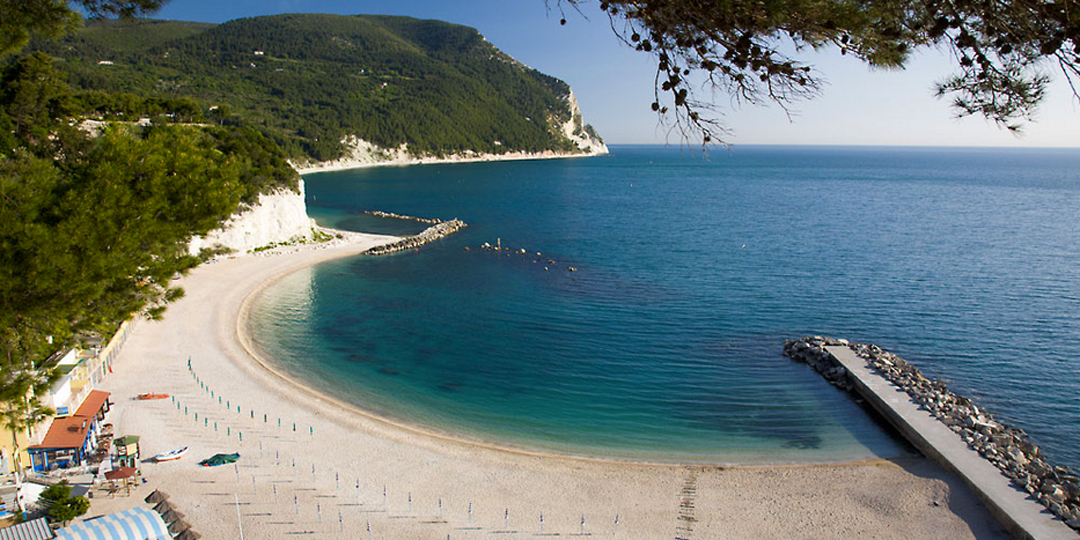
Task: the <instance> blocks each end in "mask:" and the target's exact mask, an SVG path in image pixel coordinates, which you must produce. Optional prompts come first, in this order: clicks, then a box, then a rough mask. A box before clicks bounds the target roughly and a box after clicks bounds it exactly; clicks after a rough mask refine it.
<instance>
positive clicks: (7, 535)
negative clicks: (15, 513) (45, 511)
mask: <svg viewBox="0 0 1080 540" xmlns="http://www.w3.org/2000/svg"><path fill="white" fill-rule="evenodd" d="M51 538H56V535H55V534H53V532H52V529H50V528H49V521H48V520H47V519H45V518H37V519H34V520H31V521H27V522H26V523H19V524H18V525H12V526H10V527H8V528H6V529H0V540H49V539H51Z"/></svg>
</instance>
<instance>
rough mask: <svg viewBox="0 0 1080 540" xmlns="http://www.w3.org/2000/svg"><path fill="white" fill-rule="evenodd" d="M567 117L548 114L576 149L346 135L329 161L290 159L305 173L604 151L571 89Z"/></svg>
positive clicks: (552, 127)
mask: <svg viewBox="0 0 1080 540" xmlns="http://www.w3.org/2000/svg"><path fill="white" fill-rule="evenodd" d="M564 99H565V101H566V107H567V112H568V113H569V116H570V119H569V120H567V121H566V122H561V123H560V122H559V121H557V120H556V119H554V118H552V119H551V120H550V124H551V129H552V130H553V131H554V132H556V133H557V134H558V136H560V137H563V138H565V139H566V140H568V141H569V142H570V143H571V144H573V146H574V148H575V149H576V151H572V152H560V151H555V150H546V151H543V152H504V153H499V154H496V153H490V152H478V151H472V150H466V151H463V152H458V153H456V154H450V155H446V154H443V155H425V154H420V155H417V154H415V153H413V152H410V150H409V145H408V144H404V143H403V144H401V145H400V146H398V147H396V148H385V147H381V146H379V145H377V144H374V143H372V142H369V141H366V140H364V139H361V138H359V137H357V136H355V135H350V136H348V137H345V138H344V139H342V140H341V143H342V145H343V146H344V147H345V148H346V150H345V155H344V156H342V157H340V158H338V159H334V160H330V161H307V162H299V163H294V164H293V166H294V168H296V170H297V172H299V173H300V174H308V173H313V172H322V171H337V170H344V169H355V168H360V167H374V166H379V165H421V164H428V163H464V162H473V161H510V160H519V159H554V158H565V157H585V156H598V155H603V154H607V153H608V147H607V145H606V144H604V141H603V140H601V139H600V137H599V136H598V135H597V134H596V132H595V131H593V129H592V126H588V125H586V124H585V122H584V119H583V118H582V115H581V109H580V107H579V106H578V102H577V98H575V97H574V92H573V90H570V91H569V93H568V94H567V95H566V97H565V98H564Z"/></svg>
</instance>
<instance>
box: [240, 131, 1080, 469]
mask: <svg viewBox="0 0 1080 540" xmlns="http://www.w3.org/2000/svg"><path fill="white" fill-rule="evenodd" d="M306 181H307V190H308V204H309V209H310V213H311V214H312V215H313V216H314V217H316V218H317V219H319V220H320V222H322V223H323V224H325V225H329V226H334V227H339V228H346V229H352V230H361V231H368V232H382V233H391V234H408V233H412V232H416V231H418V230H420V229H422V228H423V227H424V226H423V225H420V224H416V223H410V222H400V221H395V220H386V219H380V218H373V217H370V216H364V215H362V214H360V213H359V212H361V211H363V210H385V211H393V212H398V213H403V214H411V215H418V216H426V217H440V218H444V219H448V218H453V217H458V218H460V219H462V220H464V221H465V222H467V223H468V224H469V227H468V228H466V229H465V230H463V231H462V232H460V233H457V234H455V235H453V236H452V237H449V238H447V239H445V240H443V241H440V242H438V243H435V244H431V245H429V246H426V247H424V248H422V249H421V250H419V251H418V252H407V253H401V254H397V255H394V256H389V257H380V258H370V257H356V258H351V259H347V260H339V261H333V262H330V263H325V264H322V265H319V266H317V267H314V268H312V269H309V270H305V271H303V272H300V273H298V274H295V275H293V276H291V277H289V278H287V279H286V280H284V281H283V282H281V283H280V284H278V285H276V286H274V287H273V288H271V289H270V290H269V291H268V292H267V293H266V294H265V295H264V296H263V297H262V298H261V299H260V300H259V301H258V302H257V303H256V305H255V306H254V309H255V311H254V315H255V316H254V318H253V321H254V332H255V337H256V340H257V341H258V342H259V343H260V344H261V346H262V347H264V348H265V349H266V350H267V351H269V352H270V353H271V354H272V355H273V356H274V357H275V358H276V359H277V360H278V361H280V362H281V364H282V365H283V366H284V367H285V368H286V369H288V370H290V371H291V372H293V373H294V374H296V375H297V376H300V377H303V378H305V379H307V380H308V381H310V382H311V383H312V384H313V385H315V386H317V387H319V388H321V389H323V390H324V391H326V392H328V393H331V394H333V395H335V396H338V397H341V398H344V399H347V400H350V401H351V402H353V403H355V404H357V405H359V406H361V407H364V408H367V409H370V410H373V411H375V412H377V413H380V414H384V415H389V416H392V417H395V418H399V419H402V420H405V421H408V422H412V423H417V424H421V425H424V426H428V427H433V428H435V429H440V430H445V431H450V432H453V433H458V434H462V435H464V436H467V437H472V438H478V439H484V440H493V441H499V442H502V443H507V444H513V445H519V446H526V447H531V448H540V449H546V450H554V451H559V452H566V453H574V454H592V455H604V456H612V457H629V458H646V459H659V460H669V461H709V462H721V463H724V462H748V461H750V462H752V461H766V462H787V461H834V460H845V459H857V458H861V457H870V456H893V455H898V454H901V453H904V452H907V451H908V449H907V448H906V446H905V445H904V444H903V443H902V442H900V441H898V440H897V439H895V438H894V437H893V436H891V435H890V434H889V433H888V430H886V429H883V428H882V427H881V426H880V425H879V424H878V423H877V420H876V419H874V418H873V416H872V415H870V414H868V413H867V411H866V410H864V409H863V408H862V407H861V406H860V405H859V404H857V403H855V401H854V400H853V399H852V398H851V397H850V396H849V395H847V394H845V393H842V392H839V391H836V390H835V389H833V388H832V387H830V386H828V385H827V384H826V383H824V382H823V381H822V380H821V378H820V376H818V375H817V374H815V373H813V372H811V371H810V370H809V369H808V368H806V367H805V366H802V365H799V364H795V363H792V362H791V361H790V360H788V359H786V358H784V357H782V356H780V345H781V343H782V341H783V340H784V339H787V338H794V337H800V336H803V335H806V334H823V335H833V336H837V337H845V338H848V339H851V340H853V341H863V342H873V343H877V344H879V345H881V346H883V347H886V348H888V349H890V350H892V351H894V352H896V353H897V354H899V355H901V356H903V357H904V358H907V359H909V360H911V361H913V362H915V363H916V364H917V365H919V366H920V367H921V368H922V369H923V370H924V372H926V373H927V374H928V375H929V376H931V377H936V378H944V379H947V380H948V381H949V382H950V384H951V385H952V387H953V388H954V389H955V390H956V391H958V392H960V393H962V394H966V395H969V396H972V397H974V399H975V400H976V402H977V403H979V404H980V405H983V406H985V407H987V408H989V409H990V410H991V411H992V412H996V413H997V414H998V416H999V417H1001V418H1002V419H1003V420H1005V421H1006V422H1009V423H1012V424H1014V425H1017V426H1020V427H1023V428H1024V429H1026V430H1027V431H1028V432H1029V433H1030V434H1031V436H1032V437H1033V438H1034V439H1035V441H1036V442H1037V443H1039V444H1041V445H1042V446H1043V447H1044V450H1045V451H1046V452H1047V453H1048V454H1049V455H1050V456H1051V457H1052V458H1054V459H1056V460H1057V461H1059V462H1061V463H1065V464H1069V465H1071V466H1074V467H1075V466H1077V465H1080V151H1076V150H1001V149H928V148H922V149H910V148H827V147H736V148H734V149H732V150H731V151H730V152H729V151H724V150H719V151H713V152H711V153H710V154H709V156H708V159H707V160H706V159H702V157H701V156H700V155H697V154H694V153H693V152H688V151H682V150H679V149H677V148H663V147H634V146H621V147H614V148H613V149H612V153H611V155H609V156H606V157H597V158H589V159H574V160H552V161H528V162H504V163H484V164H457V165H427V166H414V167H400V168H379V169H367V170H357V171H348V172H340V173H324V174H316V175H309V176H308V177H307V178H306ZM497 239H501V241H502V244H503V245H504V246H511V247H513V248H515V249H516V248H519V247H523V248H526V249H527V250H528V252H529V255H527V256H521V255H516V254H515V255H512V256H510V257H506V256H505V254H496V253H492V252H487V251H481V250H479V249H477V246H479V245H480V244H482V243H483V242H491V243H492V244H494V243H496V241H497ZM466 246H468V247H471V248H472V249H471V250H469V251H466V250H465V249H464V248H465V247H466ZM537 251H539V252H542V255H541V256H536V252H537ZM548 260H554V261H555V263H554V264H548V262H547V261H548ZM568 266H574V267H576V268H577V269H578V271H577V272H568V271H567V269H566V268H567V267H568Z"/></svg>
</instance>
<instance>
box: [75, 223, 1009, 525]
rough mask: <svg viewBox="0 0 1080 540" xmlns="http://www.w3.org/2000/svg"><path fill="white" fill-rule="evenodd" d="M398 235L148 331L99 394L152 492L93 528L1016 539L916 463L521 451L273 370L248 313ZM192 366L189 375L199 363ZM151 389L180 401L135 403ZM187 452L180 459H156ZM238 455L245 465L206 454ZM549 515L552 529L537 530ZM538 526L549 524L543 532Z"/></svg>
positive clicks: (298, 261) (102, 502) (223, 266)
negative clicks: (109, 523)
mask: <svg viewBox="0 0 1080 540" xmlns="http://www.w3.org/2000/svg"><path fill="white" fill-rule="evenodd" d="M392 240H394V238H391V237H385V236H373V235H349V236H348V241H346V242H338V244H337V245H334V246H302V247H299V248H291V249H290V250H289V251H288V252H285V253H270V254H265V255H263V256H249V257H238V258H234V259H225V260H221V261H218V262H216V263H213V264H206V265H203V266H201V267H199V268H196V269H195V270H194V271H192V272H191V274H190V275H188V276H186V277H185V278H184V279H183V280H182V281H181V282H180V283H181V285H182V286H183V287H184V289H185V290H186V291H187V295H186V296H185V297H184V298H183V299H181V300H180V301H178V302H176V303H175V304H173V305H171V306H170V307H169V310H168V312H167V313H166V315H165V318H164V320H162V321H159V322H149V321H140V323H139V325H138V326H137V328H136V329H135V330H134V332H133V334H132V335H131V337H130V338H129V340H128V342H127V344H126V346H125V348H124V350H123V351H122V353H121V354H120V356H119V357H118V359H117V361H116V363H115V364H114V367H113V371H114V373H113V374H112V375H110V376H109V377H108V378H107V379H106V380H105V383H104V385H103V389H104V390H107V391H110V392H112V401H113V402H114V403H115V408H114V409H113V411H112V412H111V413H110V418H109V419H108V421H110V422H112V423H114V425H115V433H116V435H117V436H120V435H128V434H134V435H139V436H141V437H142V439H141V449H142V456H143V458H144V463H143V464H142V472H143V476H144V477H145V479H146V483H145V484H144V485H142V486H140V487H139V488H138V489H137V490H135V491H134V492H133V493H132V495H131V496H130V497H125V496H117V497H116V498H107V497H103V496H102V495H100V494H97V495H96V496H95V498H94V499H93V507H92V509H91V513H90V515H97V514H101V513H105V512H109V511H113V510H116V509H120V508H127V507H130V506H134V505H136V504H142V502H141V501H142V498H143V497H144V496H145V495H146V494H148V493H149V492H150V491H151V490H153V489H160V490H162V491H164V492H167V493H168V494H169V495H170V496H171V498H170V501H172V502H173V503H174V504H175V505H176V506H177V507H178V509H179V510H180V511H181V512H182V513H184V514H185V515H186V517H185V519H186V520H187V521H189V522H190V523H191V524H192V526H193V528H194V530H196V531H198V532H199V533H201V534H203V536H204V538H208V539H221V538H240V537H241V528H242V531H243V533H242V534H243V536H244V537H246V538H295V537H297V536H302V537H316V538H342V539H345V538H368V537H369V532H368V531H369V530H370V538H393V539H407V538H417V539H443V538H452V539H458V538H463V539H464V538H475V539H479V538H492V537H493V536H492V535H495V536H494V537H500V538H533V537H536V536H539V535H543V536H563V537H565V536H577V535H581V534H585V535H589V536H593V537H599V538H630V539H653V538H656V539H660V538H669V539H670V538H682V539H712V538H715V539H741V538H753V539H769V538H777V539H781V538H782V539H791V538H854V537H865V538H898V539H899V538H949V539H962V538H1007V537H1008V536H1007V535H1006V534H1005V533H1004V532H1003V531H1002V530H1001V528H1000V526H999V525H998V524H997V522H996V521H994V519H993V518H992V517H991V516H990V515H989V514H988V513H987V511H986V510H985V509H984V508H983V507H982V506H981V505H980V504H979V503H978V502H976V501H975V499H974V497H973V495H972V494H971V493H970V492H969V491H968V490H967V488H965V487H964V486H963V485H962V484H961V483H960V482H959V481H958V480H956V479H954V478H952V477H951V476H950V475H948V474H946V473H945V472H944V471H942V470H941V469H940V468H939V467H938V466H936V465H935V464H933V463H932V462H930V461H929V460H927V459H923V458H905V459H898V460H877V461H871V462H862V463H852V464H842V465H815V466H783V467H745V468H740V467H725V468H720V467H709V466H666V465H650V464H634V463H620V462H604V461H597V460H583V459H575V458H570V457H560V456H549V455H541V454H534V453H526V452H515V451H509V450H504V449H498V448H494V447H487V446H482V445H477V444H474V443H470V442H466V441H459V440H455V439H452V438H448V437H440V436H434V435H432V434H427V433H424V432H422V431H420V430H414V429H409V428H406V427H402V426H397V425H394V424H392V423H389V422H385V421H382V420H380V419H377V418H373V417H370V416H366V415H363V414H358V413H357V412H356V411H352V410H349V409H348V408H346V407H343V406H342V405H341V404H339V403H335V402H334V401H332V400H329V399H327V398H324V397H321V396H320V395H319V394H317V393H316V392H314V391H311V390H308V389H305V388H303V387H301V386H298V385H296V384H294V383H292V382H290V381H288V380H286V379H284V378H283V377H281V376H280V375H278V374H276V373H274V372H273V371H271V370H269V369H267V368H266V367H264V365H263V364H262V363H260V361H262V362H265V361H266V360H267V359H265V358H257V356H258V355H259V353H258V352H257V351H256V350H255V349H254V348H253V347H252V345H251V344H250V343H248V342H247V338H246V337H245V332H244V327H245V326H244V325H245V321H244V309H245V302H246V301H247V300H248V299H249V298H251V297H252V295H254V294H257V292H258V291H259V290H260V289H261V288H263V287H265V286H267V285H268V284H271V283H273V282H274V281H275V280H277V279H280V278H281V277H283V276H285V275H288V274H289V273H291V272H294V271H296V270H298V269H301V268H304V267H306V266H310V265H312V264H316V263H318V262H321V261H325V260H329V259H332V258H337V257H344V256H349V255H354V254H357V253H359V252H361V251H363V250H364V249H366V248H368V247H371V246H373V245H377V244H379V243H385V242H389V241H392ZM189 359H190V369H189V365H188V362H189ZM144 392H162V393H168V394H170V395H171V398H170V399H165V400H159V401H137V400H135V399H134V398H135V396H136V395H137V394H140V393H144ZM182 446H189V447H190V451H189V452H188V454H187V456H185V457H184V458H183V459H180V460H178V461H174V462H167V463H161V464H157V463H153V462H152V460H149V459H146V458H149V457H151V456H153V455H154V454H156V453H159V452H162V451H166V450H171V449H173V448H178V447H182ZM219 452H229V453H231V452H239V453H240V454H241V458H240V460H239V462H238V463H237V465H236V466H232V465H227V466H222V467H214V468H204V467H199V466H198V465H197V462H198V461H199V460H200V459H203V458H206V457H209V456H211V455H213V454H215V453H219ZM541 516H542V517H541ZM541 520H542V521H541Z"/></svg>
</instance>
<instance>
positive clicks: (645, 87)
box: [156, 0, 1080, 147]
mask: <svg viewBox="0 0 1080 540" xmlns="http://www.w3.org/2000/svg"><path fill="white" fill-rule="evenodd" d="M549 4H550V5H549ZM272 13H340V14H357V13H365V14H367V13H371V14H390V15H409V16H412V17H417V18H424V19H441V20H444V21H449V22H453V23H458V24H464V25H467V26H472V27H474V28H476V29H478V30H479V31H480V33H481V34H483V35H484V36H485V37H486V38H487V39H488V41H490V42H492V43H493V44H495V45H496V46H497V47H499V48H500V49H502V50H503V51H505V52H506V53H508V54H510V55H511V56H513V57H515V58H517V59H518V60H520V61H522V62H524V63H525V64H528V65H530V66H532V67H534V68H536V69H538V70H540V71H542V72H544V73H547V74H549V75H553V76H555V77H558V78H560V79H562V80H564V81H566V82H568V83H569V84H570V86H571V87H572V88H573V89H574V94H575V95H576V96H577V98H578V101H579V102H580V104H581V109H582V112H583V114H584V116H585V121H586V122H588V123H590V124H592V125H593V126H594V127H596V129H597V131H599V132H600V134H601V136H603V137H604V138H605V140H607V141H608V142H610V143H663V142H671V143H678V142H679V138H678V137H677V135H671V136H670V137H669V135H668V131H667V130H666V129H665V128H664V127H662V126H659V125H658V123H657V117H656V116H655V114H654V113H652V112H651V111H650V110H649V104H650V103H652V81H653V74H654V70H655V65H654V63H653V60H652V58H651V57H649V56H647V55H644V54H642V53H637V52H635V51H632V50H630V49H629V48H628V47H626V46H625V45H623V44H622V43H621V42H620V41H618V40H617V39H616V38H615V36H614V35H613V34H612V32H611V29H610V27H609V23H608V19H607V17H606V16H605V15H604V14H602V13H601V12H600V11H599V8H598V7H597V4H596V3H592V4H589V5H587V6H585V7H583V9H582V14H579V13H577V12H574V11H572V10H569V11H568V12H567V13H566V18H567V21H568V22H567V24H566V25H565V26H561V25H560V24H559V19H560V14H559V12H558V6H557V5H556V4H555V0H548V4H545V2H544V0H470V1H468V2H451V1H446V0H397V1H395V2H385V1H382V2H373V1H367V0H352V1H349V0H309V1H298V0H231V1H227V2H222V1H220V0H219V1H213V2H212V1H209V0H171V1H170V2H169V3H168V4H166V7H165V8H164V9H162V10H161V11H160V12H158V14H157V15H156V16H157V17H158V18H165V19H175V20H189V21H205V22H224V21H228V20H231V19H236V18H240V17H251V16H256V15H266V14H272ZM808 59H809V61H810V62H811V63H812V64H814V65H815V66H816V67H817V68H819V69H820V70H821V71H822V72H823V73H824V75H825V78H826V79H827V81H828V86H826V88H825V90H824V93H823V95H821V96H819V97H817V98H815V99H813V100H811V101H805V102H801V103H799V104H797V105H796V107H795V108H796V111H795V112H796V114H795V115H794V116H793V118H792V119H791V120H789V119H788V117H787V115H786V114H785V113H784V112H783V111H782V110H781V109H779V108H778V107H776V106H775V105H774V106H771V107H755V106H743V107H735V106H733V104H732V102H731V100H730V99H729V98H728V97H727V96H726V95H717V96H715V102H716V103H718V104H720V105H722V106H723V107H724V110H725V113H724V120H725V122H726V125H727V126H728V127H729V128H730V129H731V130H732V132H733V133H732V135H731V137H730V138H729V142H731V143H733V144H736V145H738V144H882V145H946V146H1065V147H1080V103H1077V101H1076V100H1075V98H1073V97H1072V95H1071V92H1070V90H1069V87H1068V85H1066V84H1065V82H1064V80H1063V78H1062V76H1061V74H1060V73H1053V72H1051V73H1052V75H1053V76H1054V79H1055V81H1054V84H1053V85H1052V86H1051V88H1050V90H1049V95H1048V96H1047V99H1046V100H1045V102H1044V103H1043V105H1042V107H1041V108H1040V109H1039V114H1038V117H1037V118H1036V120H1037V121H1036V122H1031V123H1028V124H1027V126H1026V128H1025V134H1024V135H1023V136H1020V137H1017V136H1015V135H1013V134H1011V133H1008V132H1005V131H1003V130H1001V129H999V128H997V127H996V126H994V125H993V124H991V123H988V122H986V121H985V120H983V119H981V118H967V119H964V120H955V119H954V118H953V112H952V110H951V109H950V108H949V106H948V104H947V102H946V101H943V100H939V99H936V98H934V97H933V95H932V90H931V89H932V86H933V84H934V82H935V81H937V80H940V79H942V78H944V77H945V76H946V75H948V74H949V73H951V72H952V68H951V66H950V65H949V60H948V58H947V57H946V56H945V55H944V54H942V53H939V52H937V51H925V52H923V53H920V54H919V55H918V56H916V57H915V58H914V59H913V61H912V62H911V63H910V64H909V66H908V68H907V69H906V70H905V71H902V72H882V71H871V70H870V69H868V68H867V67H866V66H865V65H864V64H862V63H860V62H858V61H856V60H852V59H850V58H846V57H840V56H839V55H838V54H835V53H832V52H825V53H821V54H814V53H811V56H810V57H809V58H808ZM701 95H702V96H708V94H701Z"/></svg>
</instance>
